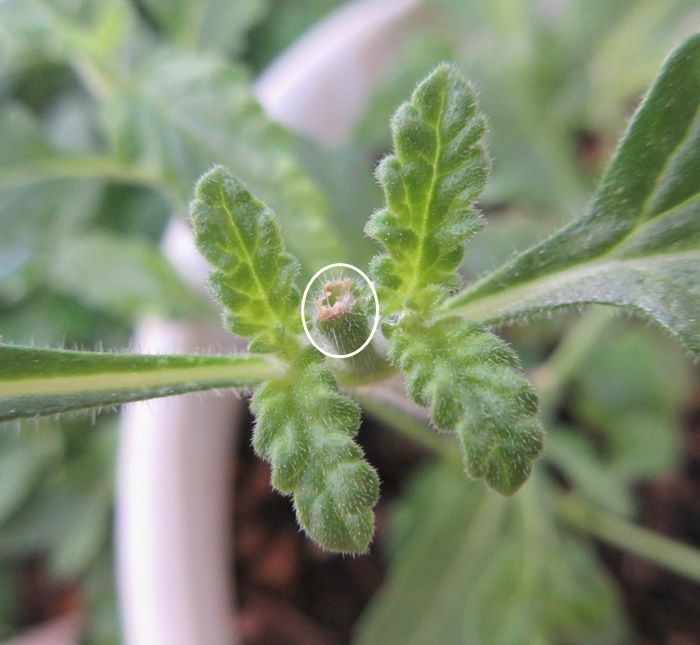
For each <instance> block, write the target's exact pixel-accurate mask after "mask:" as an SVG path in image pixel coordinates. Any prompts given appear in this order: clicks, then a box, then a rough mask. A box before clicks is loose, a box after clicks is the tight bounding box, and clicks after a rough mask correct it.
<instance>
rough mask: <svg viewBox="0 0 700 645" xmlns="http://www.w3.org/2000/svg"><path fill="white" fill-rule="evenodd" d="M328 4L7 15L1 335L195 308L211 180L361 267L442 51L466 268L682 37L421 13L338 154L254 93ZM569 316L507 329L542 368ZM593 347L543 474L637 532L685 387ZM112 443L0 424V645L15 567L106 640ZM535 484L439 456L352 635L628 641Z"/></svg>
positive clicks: (95, 327)
mask: <svg viewBox="0 0 700 645" xmlns="http://www.w3.org/2000/svg"><path fill="white" fill-rule="evenodd" d="M339 4H340V2H339V1H338V0H298V1H295V2H285V1H283V0H277V1H274V0H240V1H239V0H237V1H236V2H227V1H225V0H210V1H209V2H206V1H204V0H177V2H170V1H169V0H133V2H129V1H127V0H123V1H122V0H81V1H70V0H6V1H5V2H3V3H1V4H0V229H1V230H2V235H1V236H0V336H2V337H3V338H5V339H11V340H13V341H27V342H35V343H39V344H52V345H56V344H65V345H67V346H74V345H82V346H94V345H95V344H96V343H98V342H100V341H101V342H103V343H104V344H105V346H109V347H122V346H125V345H126V344H128V342H129V337H130V333H131V329H132V325H133V323H134V322H135V321H136V320H138V319H139V317H140V316H142V315H144V314H146V313H153V312H155V313H159V314H163V315H167V316H180V317H194V316H211V315H212V312H211V310H210V309H209V306H208V305H207V304H206V303H204V302H202V300H201V298H200V296H199V295H198V294H194V293H193V292H192V291H191V289H190V288H189V287H188V286H187V285H186V284H185V283H184V282H183V281H182V280H181V279H180V278H179V277H178V274H177V272H176V271H175V270H174V269H173V268H172V267H171V266H170V265H168V264H167V263H166V262H164V260H163V259H162V257H161V256H160V254H159V253H158V251H157V248H156V245H157V242H158V240H159V238H160V235H161V233H162V232H163V229H164V227H165V225H166V222H167V220H168V218H169V217H170V215H172V214H174V213H175V214H182V213H184V211H185V207H186V202H187V199H188V198H189V195H190V191H191V186H192V183H193V182H194V179H195V178H196V177H197V176H198V175H199V174H200V173H201V172H202V171H203V170H205V169H206V168H207V167H209V166H210V165H211V164H213V163H214V162H220V163H225V164H226V165H228V166H229V167H231V168H232V170H234V171H235V172H236V174H238V175H239V176H241V177H242V178H243V179H244V180H245V181H246V182H248V183H249V185H250V187H251V189H253V190H254V191H255V192H256V194H259V195H260V196H261V197H262V198H264V199H265V200H266V201H268V202H269V203H270V204H271V205H272V206H273V207H276V206H277V205H281V206H282V207H280V208H276V210H277V211H278V212H279V213H280V214H281V215H283V214H288V217H287V218H285V219H284V220H283V221H282V222H281V223H282V226H283V228H284V232H285V238H286V239H287V240H288V241H289V243H290V247H291V250H292V251H294V252H295V253H296V254H297V255H298V256H299V257H300V259H301V260H302V262H304V263H305V265H306V267H307V268H310V267H313V266H315V265H316V264H318V262H319V261H321V260H323V259H326V258H330V261H333V260H337V259H338V257H339V255H340V251H339V250H338V249H339V240H343V242H345V241H346V240H347V241H348V245H352V249H351V250H350V254H352V257H354V258H357V262H358V264H359V263H361V262H364V261H365V260H366V259H368V258H369V256H370V254H371V246H369V245H368V244H367V243H366V240H363V239H362V238H361V237H360V236H359V235H357V233H356V232H357V231H359V230H360V225H359V223H360V222H362V221H364V219H365V217H366V214H367V212H369V210H371V208H373V207H375V206H377V205H378V204H379V201H380V195H379V191H378V190H377V188H376V186H375V185H374V184H373V182H372V180H371V169H372V166H373V164H374V162H375V161H376V160H377V159H378V158H379V157H380V156H382V155H383V154H384V153H385V152H386V151H387V150H388V149H389V148H390V141H389V139H388V129H387V127H386V124H387V122H388V118H389V116H390V114H391V113H392V112H393V110H394V109H395V107H396V104H397V102H398V101H399V100H400V99H402V98H403V97H405V96H406V95H407V94H408V93H409V91H410V89H411V88H412V87H413V85H414V84H415V82H416V80H417V79H419V78H420V77H422V76H424V75H425V73H426V72H427V71H428V70H429V69H430V68H432V67H433V66H434V65H435V64H436V63H438V62H440V61H441V60H444V59H446V58H449V59H452V60H456V61H457V62H458V63H460V64H461V66H462V68H463V71H464V72H465V74H466V75H467V76H468V77H469V78H471V79H472V80H473V81H474V83H475V85H476V86H477V87H478V89H479V93H480V102H481V105H482V108H483V110H484V112H485V113H486V114H487V115H488V117H489V121H490V124H491V133H492V135H491V138H490V141H489V145H490V147H491V150H492V152H493V156H494V175H493V179H492V180H491V182H490V183H489V185H488V188H487V193H486V195H485V196H484V200H483V202H484V203H483V207H484V210H485V212H486V215H487V216H488V218H489V226H488V227H487V228H486V230H485V231H484V232H483V233H481V234H480V236H479V238H478V239H477V240H476V241H475V242H474V243H472V245H471V247H470V252H469V253H468V255H467V261H466V263H465V265H464V266H463V270H464V271H465V273H467V274H468V275H470V276H471V277H473V276H477V275H480V274H481V273H483V272H485V271H486V270H487V269H490V268H493V267H494V266H497V265H498V264H500V263H501V262H502V261H504V260H505V259H507V257H508V256H509V255H510V254H512V253H513V251H515V250H516V249H522V248H524V247H527V246H529V244H530V243H531V242H532V241H534V240H536V239H539V238H541V237H542V236H543V235H544V234H545V232H546V231H549V230H551V228H552V224H553V223H555V222H562V221H566V220H568V219H569V218H570V217H571V216H573V215H575V214H578V213H579V212H580V211H581V209H582V206H583V204H584V203H585V201H586V200H587V199H588V198H589V196H590V192H591V189H592V187H593V184H594V180H595V179H596V178H597V175H598V174H599V172H600V170H601V169H602V167H603V166H604V163H605V161H606V160H607V158H608V156H609V153H610V151H611V148H612V146H613V144H614V142H615V141H616V139H617V137H618V135H619V133H620V131H621V128H622V124H623V123H624V120H625V118H626V117H627V116H628V115H629V114H630V111H631V108H632V107H633V106H634V104H635V103H636V102H637V100H638V98H639V96H640V95H641V93H642V92H643V91H644V90H645V89H646V87H647V86H648V84H649V82H650V81H651V80H652V76H653V74H654V73H655V71H656V70H657V69H658V66H659V63H660V61H661V60H662V58H663V55H664V54H665V52H666V51H668V49H669V48H670V46H671V44H672V43H674V42H677V41H678V40H679V39H680V37H681V35H682V34H683V33H684V32H687V31H688V29H689V28H690V27H689V26H692V25H693V24H697V17H698V8H697V3H696V2H693V0H668V1H666V2H659V1H658V0H618V1H615V2H608V1H607V0H562V1H561V2H558V3H546V4H547V6H549V7H550V8H549V10H548V11H547V12H543V10H542V8H541V5H542V3H538V2H536V1H535V0H527V1H525V2H522V1H521V0H496V1H494V0H430V2H427V3H426V4H427V9H426V11H425V13H424V16H423V18H422V21H421V24H420V27H419V28H418V29H416V32H415V34H414V35H413V36H412V37H410V38H409V39H408V40H407V41H406V43H405V45H404V48H403V51H402V54H401V56H400V58H399V61H398V62H397V64H396V65H395V66H394V67H392V68H391V69H390V70H388V72H387V73H386V76H385V78H384V79H383V80H382V83H381V86H380V87H379V89H378V90H377V92H376V93H375V95H374V96H373V98H372V100H371V102H370V104H369V106H368V107H367V110H366V114H365V116H364V117H363V119H362V120H361V122H360V123H359V124H358V126H357V129H356V131H355V135H354V137H353V140H352V141H350V142H348V143H347V144H346V146H345V148H344V149H343V150H342V151H334V152H328V151H325V150H321V149H319V148H317V147H316V146H314V145H313V144H310V143H307V142H298V141H296V140H295V139H294V138H292V137H291V136H290V135H288V134H287V133H285V132H283V131H282V130H281V129H279V128H278V127H277V126H274V125H272V124H270V123H269V122H267V120H266V119H265V118H264V117H263V116H262V113H261V111H260V110H259V108H258V107H257V105H256V103H255V101H254V99H253V97H252V92H251V88H250V79H251V74H252V73H253V72H257V71H259V70H261V69H262V68H263V67H264V66H265V65H266V64H267V63H269V62H270V61H271V60H272V59H273V58H274V57H275V56H276V55H277V54H278V53H279V52H280V50H281V49H283V48H284V47H285V46H287V45H288V44H290V43H291V42H292V41H293V40H294V39H295V38H296V37H297V36H298V35H299V34H300V33H301V32H303V31H304V30H305V29H307V28H308V27H309V26H311V25H312V24H313V23H314V22H315V21H317V20H318V19H320V18H322V17H323V16H324V15H326V14H327V13H328V12H329V11H330V10H332V9H334V8H335V7H337V6H338V5H339ZM331 159H333V160H335V161H334V163H330V160H331ZM338 159H341V162H338ZM358 186H365V187H366V188H365V189H363V190H362V191H361V192H362V194H361V195H358V188H357V187H358ZM327 222H330V224H329V225H328V226H326V223H327ZM351 231H355V233H352V234H351V233H350V232H351ZM310 236H311V238H312V239H314V242H315V243H314V244H313V245H310V244H308V239H309V237H310ZM568 323H569V320H568V319H565V320H563V321H559V322H552V323H549V324H545V325H542V326H539V327H532V328H531V329H530V330H528V331H521V330H517V331H513V332H512V333H511V335H512V338H513V340H515V341H517V343H518V345H521V346H522V347H524V348H526V355H527V357H528V361H529V362H530V363H531V364H532V365H535V364H537V363H539V362H540V361H542V360H544V359H546V358H547V355H548V352H549V351H550V349H551V346H552V344H554V343H556V342H557V341H558V339H559V338H560V337H561V336H562V334H564V333H565V330H566V329H567V328H568V327H569V324H568ZM596 339H599V340H595V342H592V343H589V344H588V346H587V349H586V351H585V358H584V359H582V360H581V361H580V362H579V363H577V365H576V366H575V368H573V369H572V370H571V371H570V373H569V374H568V375H567V379H566V387H565V391H564V393H563V395H562V398H561V400H560V401H559V402H558V404H557V405H558V406H559V407H558V408H557V409H556V410H555V411H554V414H553V415H552V416H551V418H550V419H549V420H548V423H549V428H548V429H549V437H548V446H547V454H548V456H549V462H550V467H552V468H554V469H556V471H557V473H558V474H559V475H560V476H561V477H563V478H565V479H566V480H567V482H568V483H569V484H570V485H572V486H574V487H575V489H576V490H577V491H578V492H579V493H580V494H581V495H583V496H584V497H585V498H587V499H588V500H590V501H591V502H592V503H594V504H596V505H597V506H599V507H600V508H603V509H606V510H607V511H609V512H611V513H614V514H616V515H619V516H621V517H630V518H633V517H635V514H636V510H637V509H636V501H635V497H634V494H633V492H632V489H631V485H632V484H633V483H634V482H637V481H639V480H642V479H646V478H650V477H656V476H658V475H660V474H662V473H666V472H668V471H669V470H670V469H673V468H674V467H676V465H677V464H678V463H679V461H680V460H681V453H680V442H679V435H678V426H679V417H680V414H681V411H682V408H683V405H684V403H685V401H686V400H687V398H688V388H689V384H690V383H691V380H692V375H691V368H690V367H689V363H688V360H687V359H686V358H685V357H684V356H682V355H681V354H680V352H679V351H678V350H677V348H676V347H675V346H673V345H672V344H670V342H669V341H667V340H666V339H664V338H659V336H658V334H655V333H652V332H650V331H649V330H647V329H645V328H642V327H640V326H638V325H636V324H633V323H629V322H626V321H618V320H615V321H612V322H610V323H608V324H607V325H606V326H605V327H603V328H602V329H601V331H600V333H599V334H598V335H597V336H596ZM562 411H563V412H565V413H566V414H565V415H562V414H558V413H560V412H562ZM114 447H115V417H113V416H112V415H104V416H101V417H100V418H99V419H98V421H97V424H96V425H94V424H93V422H92V420H91V419H86V418H84V417H76V418H67V419H66V418H62V419H61V420H60V421H56V420H48V421H42V422H40V423H39V422H36V423H35V422H27V423H23V424H22V425H21V426H17V425H15V424H12V425H10V426H7V427H3V428H2V431H1V432H0V638H5V637H7V636H10V635H13V634H15V633H16V632H17V631H19V630H20V629H21V628H22V627H24V626H26V616H24V615H23V613H22V611H23V609H22V599H23V594H24V593H25V592H26V580H25V577H24V576H23V573H24V572H25V571H26V569H27V567H28V566H30V565H31V564H32V563H34V562H36V561H37V560H38V561H39V562H41V563H42V567H43V568H44V570H45V571H46V572H47V574H48V575H50V576H51V577H52V578H54V579H56V580H60V581H64V582H67V583H70V584H78V585H79V586H80V588H81V591H82V594H83V597H84V598H86V600H87V603H88V616H89V622H88V628H87V634H86V637H85V638H86V640H87V641H88V642H93V643H110V642H118V638H119V637H118V633H117V622H116V611H115V604H114V591H113V579H112V578H113V575H112V566H111V562H110V557H109V555H108V554H109V550H110V545H109V542H110V531H111V529H110V513H111V500H112V490H113V483H112V479H113V468H114V467H113V463H114ZM537 475H538V477H537V479H536V480H535V481H533V482H531V483H530V484H528V485H527V487H526V489H525V490H524V491H523V493H524V494H523V497H522V499H520V498H516V499H515V500H513V501H509V502H504V501H502V500H497V499H495V498H494V497H493V496H492V495H491V494H489V493H487V492H485V491H484V490H482V489H481V488H478V487H476V486H473V485H470V484H469V483H466V482H464V479H463V477H462V475H461V474H460V473H455V468H454V464H452V463H450V461H449V459H447V458H438V459H437V460H436V462H435V464H434V465H432V466H431V467H430V468H429V469H428V470H427V471H425V472H421V473H419V474H418V475H416V476H415V477H414V478H412V481H411V482H410V484H409V489H408V492H407V495H406V496H405V498H404V499H403V500H402V501H401V503H400V504H399V505H398V507H397V509H396V512H395V514H394V521H393V523H392V527H393V528H392V530H391V531H390V535H389V540H390V542H389V549H388V551H389V556H390V559H391V567H390V574H389V578H388V582H387V584H386V586H385V587H384V589H383V590H382V592H381V593H380V594H379V595H378V596H377V598H376V600H375V601H374V602H373V604H372V606H371V607H370V608H369V610H368V613H367V615H366V617H365V618H364V619H363V621H362V624H361V627H360V630H359V636H358V638H359V641H360V642H377V639H379V640H381V642H383V643H394V642H396V643H407V642H461V641H464V640H467V641H469V642H497V643H510V642H513V643H517V642H536V639H537V638H539V639H540V642H572V643H578V642H581V643H585V642H596V643H597V642H606V640H607V641H609V642H619V640H620V639H621V638H622V635H623V634H625V629H626V627H625V621H624V619H623V618H622V612H621V610H620V603H619V601H618V599H617V597H616V591H615V588H614V584H613V583H612V582H611V581H610V579H609V578H608V576H607V574H606V573H605V571H604V569H603V568H602V566H601V565H600V564H599V563H598V562H597V560H596V558H595V554H594V553H593V551H592V549H591V547H590V544H589V543H588V542H587V541H586V540H584V539H582V538H581V536H580V535H574V534H573V533H571V532H570V531H569V530H568V529H566V528H565V527H564V526H563V525H562V524H561V523H560V521H559V520H558V519H557V518H556V517H555V516H554V513H553V512H552V507H553V505H554V502H553V501H552V500H553V495H554V488H555V486H554V484H553V482H552V481H550V479H548V478H547V477H546V476H545V474H544V473H543V472H538V473H537ZM552 554H557V555H556V556H553V555H552ZM557 556H561V557H557ZM486 563H491V564H492V566H489V567H485V566H484V565H485V564H486ZM416 580H420V581H421V584H416ZM502 612H507V616H508V617H509V618H508V619H507V620H506V619H505V618H504V617H503V616H504V615H505V614H504V613H502ZM455 616H458V617H459V619H458V620H456V619H455V618H454V617H455ZM411 639H413V641H411Z"/></svg>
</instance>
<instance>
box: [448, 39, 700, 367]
mask: <svg viewBox="0 0 700 645" xmlns="http://www.w3.org/2000/svg"><path fill="white" fill-rule="evenodd" d="M699 108H700V34H699V35H696V36H694V37H692V38H690V39H689V40H688V41H686V43H685V44H684V45H682V46H681V47H679V48H678V49H677V50H676V51H675V52H674V53H673V54H672V55H671V56H670V58H669V59H668V61H667V62H666V64H665V65H664V68H663V70H662V71H661V74H660V75H659V77H658V79H657V81H656V82H655V83H654V86H653V87H652V89H651V91H650V92H649V94H648V96H647V97H646V98H645V100H644V101H643V103H642V105H641V106H640V108H639V110H638V111H637V114H636V115H635V117H634V118H633V120H632V123H631V124H630V127H629V128H628V130H627V133H626V134H625V136H624V138H623V140H622V142H621V144H620V147H619V149H618V151H617V153H616V154H615V157H614V159H613V161H612V162H611V164H610V167H609V168H608V170H607V172H606V174H605V177H604V178H603V180H602V183H601V186H600V189H599V190H598V192H597V193H596V196H595V198H594V200H593V203H592V204H591V207H590V209H589V211H588V213H587V214H586V215H584V216H583V217H581V218H580V219H578V220H575V221H574V222H572V223H571V224H570V225H568V226H566V227H564V228H563V229H562V230H560V231H558V232H557V233H555V234H554V235H553V236H551V237H550V238H549V239H547V240H545V241H544V242H542V243H540V244H538V245H536V246H534V247H533V248H532V249H530V250H529V251H525V252H524V253H522V254H520V255H518V256H517V257H515V258H514V259H513V260H512V261H510V262H508V263H507V264H506V265H504V266H503V267H502V268H501V269H499V270H497V271H495V272H494V273H493V274H491V275H489V276H486V277H485V278H484V279H483V280H481V281H480V282H478V283H477V284H475V285H473V286H472V287H470V288H468V289H466V290H465V291H464V292H462V293H460V294H458V295H457V296H455V297H453V298H452V299H451V300H450V301H449V302H448V305H447V306H448V308H449V309H450V310H451V311H452V312H454V313H457V314H459V315H463V316H466V317H469V318H471V319H475V320H480V321H482V322H485V323H487V324H493V323H500V322H505V321H509V320H514V319H518V318H522V317H528V316H532V315H536V314H542V313H546V312H548V311H552V310H555V309H559V308H562V307H566V306H570V305H580V304H590V303H599V304H608V305H614V306H619V307H623V308H625V309H628V310H631V311H633V312H635V313H638V314H640V315H643V316H646V317H649V318H652V319H654V320H656V321H657V322H659V323H660V324H661V325H662V326H664V327H665V328H666V329H668V330H669V331H670V332H671V333H672V334H674V335H676V336H677V337H678V338H679V340H680V341H681V342H682V343H683V344H684V345H685V346H686V348H688V349H689V350H690V351H691V352H693V353H694V354H695V355H696V356H700V286H699V285H700V224H699V222H700V172H699V171H698V169H699V168H700V114H699Z"/></svg>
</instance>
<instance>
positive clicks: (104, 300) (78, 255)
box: [48, 233, 211, 320]
mask: <svg viewBox="0 0 700 645" xmlns="http://www.w3.org/2000/svg"><path fill="white" fill-rule="evenodd" d="M57 246H58V248H57V252H56V256H55V258H54V259H53V261H52V262H51V263H50V267H49V271H48V273H49V283H50V284H51V286H53V287H54V288H55V289H56V290H57V291H60V292H62V293H67V294H71V295H73V296H75V297H76V298H77V299H79V300H81V301H82V302H84V303H85V304H86V305H88V306H92V307H97V308H100V309H103V310H105V311H109V312H111V313H113V314H114V315H116V316H121V317H123V318H125V319H126V320H135V319H136V318H137V317H138V316H142V315H144V314H161V315H167V316H170V317H176V318H177V317H182V316H190V317H195V316H197V315H200V316H201V315H203V314H205V313H209V312H210V311H211V309H210V307H209V306H208V303H207V302H205V300H204V299H203V298H202V297H200V296H199V294H196V293H195V292H194V291H193V290H192V289H191V288H190V287H189V286H188V285H187V284H185V283H184V281H183V280H182V278H181V277H180V276H179V274H178V273H177V272H176V271H175V269H174V267H173V266H172V264H170V262H168V261H167V260H166V259H165V258H164V257H163V256H162V255H161V254H160V253H159V252H158V251H157V250H156V249H154V248H153V246H152V245H150V244H148V243H147V242H145V241H143V240H140V239H138V238H127V237H121V236H120V237H118V236H115V235H109V234H107V233H92V234H84V235H81V236H79V237H77V236H74V237H71V238H69V239H62V240H59V241H58V244H57Z"/></svg>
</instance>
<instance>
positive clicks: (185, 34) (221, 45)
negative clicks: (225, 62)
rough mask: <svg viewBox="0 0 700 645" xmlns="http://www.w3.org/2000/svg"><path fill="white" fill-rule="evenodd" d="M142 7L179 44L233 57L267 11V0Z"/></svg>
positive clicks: (160, 1) (153, 0)
mask: <svg viewBox="0 0 700 645" xmlns="http://www.w3.org/2000/svg"><path fill="white" fill-rule="evenodd" d="M143 4H144V6H145V8H146V9H147V10H148V11H149V13H150V14H151V15H152V16H153V17H154V18H155V19H156V20H157V21H158V23H159V24H160V25H161V26H162V27H163V29H164V30H165V31H167V32H168V33H169V34H170V35H171V36H172V38H173V39H174V40H175V41H176V42H178V43H179V44H181V45H183V46H185V47H190V48H195V47H196V48H199V49H206V50H211V51H217V50H218V51H221V52H222V53H224V54H229V55H230V54H236V53H238V52H239V51H240V50H241V49H242V46H243V45H244V42H245V35H246V32H247V31H248V29H250V27H251V26H253V25H254V24H255V23H256V22H257V21H258V20H260V18H262V16H263V14H264V13H265V11H266V9H267V4H268V3H267V0H237V1H236V2H229V0H172V1H171V0H144V3H143Z"/></svg>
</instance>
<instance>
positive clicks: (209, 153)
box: [103, 48, 344, 275]
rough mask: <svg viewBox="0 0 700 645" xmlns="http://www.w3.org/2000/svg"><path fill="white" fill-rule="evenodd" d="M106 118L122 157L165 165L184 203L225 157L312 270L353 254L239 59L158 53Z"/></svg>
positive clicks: (140, 66)
mask: <svg viewBox="0 0 700 645" xmlns="http://www.w3.org/2000/svg"><path fill="white" fill-rule="evenodd" d="M103 119H104V123H105V127H106V128H107V130H108V133H109V138H110V141H111V146H112V149H113V150H114V153H115V155H116V156H117V157H118V158H119V160H121V162H122V163H125V164H137V165H138V166H144V167H150V168H155V169H156V170H157V173H158V174H159V175H160V176H161V177H163V178H164V179H165V181H166V182H167V184H168V187H169V188H168V189H169V191H170V192H171V193H172V194H173V196H174V197H175V198H176V200H177V201H178V202H180V203H183V204H184V203H185V202H186V201H187V200H188V199H189V196H190V191H191V187H192V184H193V183H194V182H195V181H196V180H197V178H198V177H199V176H200V175H201V174H202V173H204V172H205V171H206V170H207V169H208V168H210V167H211V166H212V164H214V163H220V164H223V165H225V166H226V167H227V168H229V169H230V170H231V171H232V172H233V173H234V174H235V175H236V176H237V177H239V178H240V179H241V180H242V181H244V182H245V183H246V185H247V186H248V187H249V188H250V190H252V191H253V192H254V193H255V194H256V195H259V196H260V197H261V199H263V200H265V201H266V202H267V203H269V204H270V205H271V206H272V208H274V210H275V211H276V212H277V213H278V215H279V217H280V224H281V226H282V229H283V231H284V233H285V237H286V239H287V240H288V241H289V245H290V249H291V251H292V252H293V253H294V254H295V255H296V256H297V257H299V258H300V260H301V262H302V265H303V266H304V267H305V268H306V269H307V270H309V271H311V273H313V270H315V268H317V267H319V266H322V265H323V264H325V263H328V262H333V261H338V258H342V257H344V253H343V247H342V246H341V244H340V242H339V240H338V238H337V237H336V236H335V235H334V234H333V232H332V229H331V228H330V227H329V226H328V222H327V215H328V206H327V204H326V202H325V199H324V197H323V195H322V194H321V193H320V192H319V191H318V189H317V188H316V186H315V185H314V184H313V183H312V182H311V181H310V180H309V179H308V177H307V176H306V174H305V173H304V172H303V170H302V169H301V166H300V165H299V163H298V162H297V160H296V158H295V156H294V145H295V144H294V140H293V139H292V138H291V137H290V136H289V135H288V134H287V133H286V132H284V131H283V130H282V129H281V128H280V127H279V126H277V125H275V124H273V123H272V122H270V121H269V120H268V119H267V118H266V117H265V116H264V114H263V112H262V110H261V109H260V106H259V105H258V104H257V102H256V101H255V98H254V96H253V93H252V90H251V87H250V81H249V79H248V77H247V75H246V74H245V73H244V72H243V71H242V70H241V69H240V68H239V67H236V66H232V65H226V64H224V63H222V62H221V61H219V60H217V59H215V58H212V57H209V56H204V55H194V54H184V53H182V52H179V51H176V50H172V49H163V48H161V49H155V50H153V51H149V52H147V53H146V54H144V55H143V56H141V57H139V58H138V59H137V62H136V63H135V64H134V69H133V70H132V71H131V74H130V75H129V77H128V78H127V79H126V86H125V88H124V91H122V92H119V93H116V94H114V95H110V96H108V98H107V100H106V101H105V104H104V106H103ZM311 240H313V243H310V241H311ZM309 275H310V274H309Z"/></svg>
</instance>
